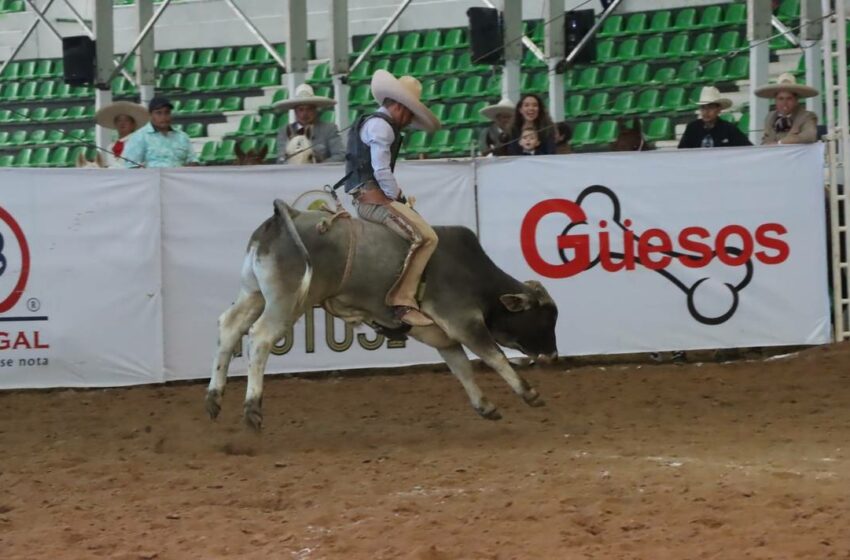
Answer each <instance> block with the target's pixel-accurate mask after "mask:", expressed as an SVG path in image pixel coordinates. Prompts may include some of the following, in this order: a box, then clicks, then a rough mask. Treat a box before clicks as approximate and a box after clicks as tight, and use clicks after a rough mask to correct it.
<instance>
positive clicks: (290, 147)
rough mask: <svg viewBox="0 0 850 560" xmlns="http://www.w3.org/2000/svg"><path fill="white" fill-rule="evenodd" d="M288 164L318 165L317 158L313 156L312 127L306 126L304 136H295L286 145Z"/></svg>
mask: <svg viewBox="0 0 850 560" xmlns="http://www.w3.org/2000/svg"><path fill="white" fill-rule="evenodd" d="M286 163H291V164H295V165H298V164H304V163H316V156H315V155H314V154H313V127H312V126H310V125H307V126H305V127H304V134H298V135H295V136H293V137H292V138H290V139H289V142H287V143H286Z"/></svg>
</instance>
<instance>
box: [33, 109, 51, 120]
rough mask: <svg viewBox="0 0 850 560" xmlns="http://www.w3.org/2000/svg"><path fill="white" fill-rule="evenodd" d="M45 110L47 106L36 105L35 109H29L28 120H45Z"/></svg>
mask: <svg viewBox="0 0 850 560" xmlns="http://www.w3.org/2000/svg"><path fill="white" fill-rule="evenodd" d="M47 111H48V108H47V107H36V108H35V109H31V112H30V120H31V121H34V122H42V121H45V120H47Z"/></svg>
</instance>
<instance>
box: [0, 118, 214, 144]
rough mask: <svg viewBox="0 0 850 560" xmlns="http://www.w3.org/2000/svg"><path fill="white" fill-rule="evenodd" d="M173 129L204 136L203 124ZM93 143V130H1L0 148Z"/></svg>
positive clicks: (204, 126)
mask: <svg viewBox="0 0 850 560" xmlns="http://www.w3.org/2000/svg"><path fill="white" fill-rule="evenodd" d="M174 128H177V129H180V130H183V131H184V132H185V133H186V134H188V135H189V137H190V138H200V137H203V136H206V125H204V124H203V123H189V124H175V125H174ZM80 142H94V128H76V129H73V130H70V131H67V132H66V131H64V130H60V129H56V128H54V129H35V130H14V131H11V132H10V131H8V130H2V131H0V146H4V147H8V146H29V145H41V144H65V143H68V144H78V143H80Z"/></svg>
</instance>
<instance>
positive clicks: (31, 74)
mask: <svg viewBox="0 0 850 560" xmlns="http://www.w3.org/2000/svg"><path fill="white" fill-rule="evenodd" d="M36 64H38V61H37V60H24V61H22V62H21V67H20V69H18V78H19V79H23V80H31V79H33V78H35V67H36Z"/></svg>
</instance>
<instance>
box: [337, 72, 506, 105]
mask: <svg viewBox="0 0 850 560" xmlns="http://www.w3.org/2000/svg"><path fill="white" fill-rule="evenodd" d="M501 90H502V76H501V75H495V76H490V77H489V78H487V79H486V80H485V78H484V77H483V76H467V77H466V78H464V79H463V80H461V78H458V77H457V76H452V77H450V78H446V79H444V80H442V81H440V80H436V79H426V80H423V81H422V100H423V101H436V100H458V101H460V100H461V99H475V98H482V97H488V98H491V97H498V96H499V95H500V94H501ZM348 103H349V105H351V106H352V107H362V106H370V105H374V104H375V100H374V99H373V98H372V90H371V88H370V86H369V85H368V84H362V85H359V86H355V87H353V88H351V90H349V94H348Z"/></svg>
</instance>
